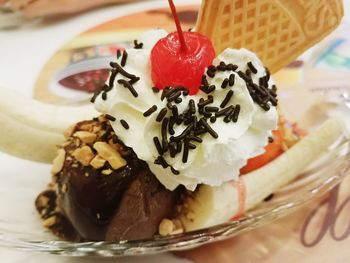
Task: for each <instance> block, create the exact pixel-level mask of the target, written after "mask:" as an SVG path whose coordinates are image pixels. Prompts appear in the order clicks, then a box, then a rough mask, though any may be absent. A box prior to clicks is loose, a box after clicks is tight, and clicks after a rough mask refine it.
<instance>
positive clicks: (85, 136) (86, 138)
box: [73, 131, 97, 143]
mask: <svg viewBox="0 0 350 263" xmlns="http://www.w3.org/2000/svg"><path fill="white" fill-rule="evenodd" d="M73 136H75V137H78V138H79V139H80V140H81V141H82V142H84V143H93V142H94V141H95V140H96V138H97V135H96V134H94V133H92V132H87V131H77V132H75V133H74V134H73Z"/></svg>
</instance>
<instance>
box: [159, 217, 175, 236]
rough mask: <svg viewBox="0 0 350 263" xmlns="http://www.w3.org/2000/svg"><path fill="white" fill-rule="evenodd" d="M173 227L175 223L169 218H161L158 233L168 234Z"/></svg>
mask: <svg viewBox="0 0 350 263" xmlns="http://www.w3.org/2000/svg"><path fill="white" fill-rule="evenodd" d="M174 229H175V224H174V223H173V221H171V220H169V219H166V218H165V219H163V220H162V222H160V224H159V234H160V235H161V236H168V235H170V234H171V233H172V232H173V231H174Z"/></svg>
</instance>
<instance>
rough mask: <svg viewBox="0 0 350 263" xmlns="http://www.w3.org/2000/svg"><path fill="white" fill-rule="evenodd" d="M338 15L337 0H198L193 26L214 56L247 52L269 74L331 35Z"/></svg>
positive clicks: (340, 12)
mask: <svg viewBox="0 0 350 263" xmlns="http://www.w3.org/2000/svg"><path fill="white" fill-rule="evenodd" d="M343 15H344V9H343V3H342V1H341V0H321V1H305V0H220V1H217V0H203V1H202V7H201V9H200V13H199V18H198V21H197V27H196V28H197V31H198V32H200V33H202V34H204V35H206V36H208V37H209V38H210V39H211V40H212V42H213V44H214V47H215V49H216V52H217V53H219V52H221V51H223V50H224V49H225V48H228V47H230V48H241V47H244V48H247V49H250V50H251V51H253V52H255V53H257V54H258V56H259V57H260V59H261V60H262V61H263V62H264V63H265V65H266V66H267V67H268V68H269V69H270V71H271V72H272V73H273V72H276V71H277V70H279V69H281V68H282V67H283V66H285V65H286V64H288V63H289V62H291V61H292V60H293V59H295V58H296V57H298V56H299V55H300V54H302V53H303V52H304V51H305V50H307V49H308V48H310V47H311V46H313V45H314V44H316V43H317V42H319V41H320V40H322V39H323V38H324V37H325V36H327V35H328V34H329V33H330V32H332V31H333V30H334V29H335V28H336V27H337V26H338V25H339V24H340V21H341V18H342V17H343Z"/></svg>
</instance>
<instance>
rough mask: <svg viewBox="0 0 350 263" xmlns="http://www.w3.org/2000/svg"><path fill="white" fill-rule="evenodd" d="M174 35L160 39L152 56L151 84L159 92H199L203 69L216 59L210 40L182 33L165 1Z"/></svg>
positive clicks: (176, 19)
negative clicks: (170, 89) (169, 88)
mask: <svg viewBox="0 0 350 263" xmlns="http://www.w3.org/2000/svg"><path fill="white" fill-rule="evenodd" d="M168 1H169V5H170V9H171V12H172V14H173V17H174V20H175V24H176V28H177V32H173V33H170V34H169V35H168V36H166V37H165V38H162V39H160V40H159V41H158V42H157V43H156V44H155V46H154V47H153V49H152V52H151V70H152V81H153V83H154V85H155V86H156V87H157V88H159V89H164V88H165V87H167V86H172V87H175V86H183V87H186V88H187V89H188V90H189V94H190V95H194V94H196V93H197V92H198V90H199V87H200V85H201V79H202V76H203V74H204V71H205V68H206V67H208V66H209V65H211V63H212V61H213V59H214V58H215V50H214V47H213V45H212V44H211V42H210V40H209V39H208V38H207V37H205V36H203V35H201V34H199V33H196V32H183V31H182V29H181V25H180V21H179V18H178V16H177V13H176V9H175V6H174V3H173V1H172V0H168Z"/></svg>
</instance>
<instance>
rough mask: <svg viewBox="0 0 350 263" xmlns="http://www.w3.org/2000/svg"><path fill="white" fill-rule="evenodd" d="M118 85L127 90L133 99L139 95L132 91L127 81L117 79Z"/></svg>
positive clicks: (132, 88)
mask: <svg viewBox="0 0 350 263" xmlns="http://www.w3.org/2000/svg"><path fill="white" fill-rule="evenodd" d="M118 83H119V84H121V85H123V86H124V87H125V88H127V89H128V90H129V91H130V92H131V94H132V95H133V96H134V97H135V98H137V97H138V96H139V94H138V93H137V91H136V90H135V89H134V87H133V86H132V85H131V84H130V82H129V81H127V80H125V79H119V80H118Z"/></svg>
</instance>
